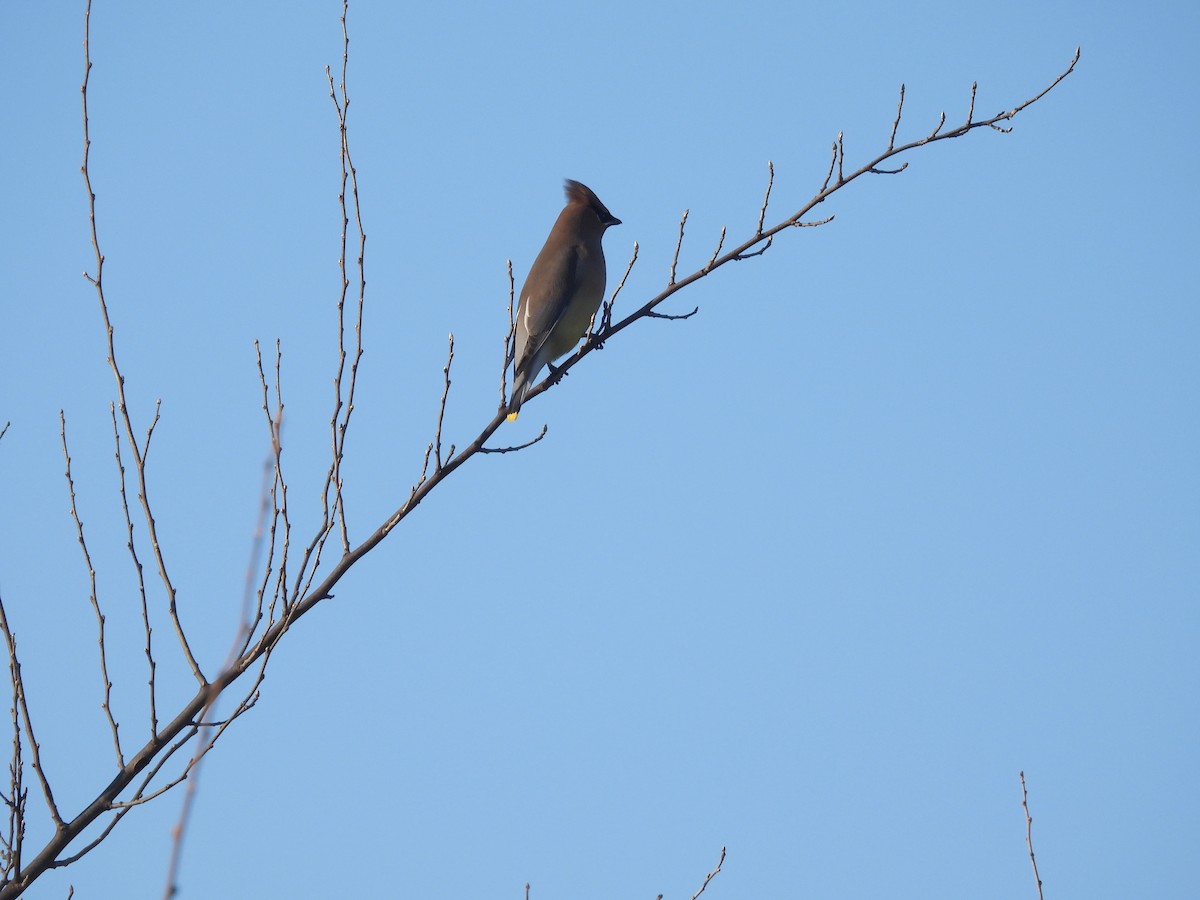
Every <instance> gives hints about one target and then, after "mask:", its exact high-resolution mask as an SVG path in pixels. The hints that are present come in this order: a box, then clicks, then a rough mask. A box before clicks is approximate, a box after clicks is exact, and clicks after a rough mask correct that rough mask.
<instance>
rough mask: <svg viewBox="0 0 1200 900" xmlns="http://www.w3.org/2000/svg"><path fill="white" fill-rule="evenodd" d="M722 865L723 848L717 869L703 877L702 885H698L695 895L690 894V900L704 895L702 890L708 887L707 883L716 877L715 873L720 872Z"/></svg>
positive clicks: (723, 859)
mask: <svg viewBox="0 0 1200 900" xmlns="http://www.w3.org/2000/svg"><path fill="white" fill-rule="evenodd" d="M723 865H725V848H724V847H722V848H721V858H720V859H718V860H717V867H716V868H715V869H713V870H712V871H711V872H709V873H708V875H706V876H705V878H704V884H702V885H700V890H698V891H696V893H694V894H692V900H696V898H697V897H699V896H700V895H701V894H703V893H704V889H705V888H706V887H708V883H709V882H710V881H712V880H713V879H714V878H716V877H717V873H718V872H720V871H721V866H723Z"/></svg>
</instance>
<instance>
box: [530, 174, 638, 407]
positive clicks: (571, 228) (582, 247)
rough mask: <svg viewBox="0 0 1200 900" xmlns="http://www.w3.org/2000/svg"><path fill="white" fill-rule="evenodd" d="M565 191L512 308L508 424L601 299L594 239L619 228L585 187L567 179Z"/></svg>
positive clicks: (600, 253) (600, 256)
mask: <svg viewBox="0 0 1200 900" xmlns="http://www.w3.org/2000/svg"><path fill="white" fill-rule="evenodd" d="M565 187H566V192H567V205H566V206H565V207H564V208H563V211H562V212H561V213H559V214H558V221H557V222H555V223H554V227H553V228H551V229H550V237H548V238H546V245H545V246H544V247H542V252H541V253H539V254H538V255H537V259H535V260H534V261H533V267H532V268H530V270H529V277H528V278H526V279H525V286H524V287H523V288H521V300H520V302H519V303H518V304H517V334H516V338H517V346H516V356H515V359H516V367H515V369H514V370H513V390H512V399H511V400H509V401H508V421H510V422H511V421H512V420H513V419H515V418H516V417H517V413H519V412H520V411H521V403H522V402H524V400H525V394H526V392H527V391H528V390H529V388H530V387H532V386H533V382H534V381H535V380H536V379H537V377H538V373H539V372H541V371H542V367H543V366H548V365H550V363H552V362H553V361H554V360H556V359H558V358H559V357H560V356H562V355H563V354H564V353H566V352H567V351H569V350H570V349H571V348H572V347H574V346H575V345H576V344H577V343H579V339H580V338H581V337H583V336H584V334H585V333H586V332H587V327H588V323H589V322H590V321H591V320H592V316H594V315H595V314H596V310H598V309H599V308H600V301H601V300H602V299H603V298H604V250H603V248H602V247H601V246H600V239H601V238H602V237H604V230H605V229H606V228H608V226H609V225H620V224H621V220H620V219H618V218H616V217H615V216H614V215H613V214H612V213H610V212H609V211H608V210H607V209H606V208H605V206H604V204H603V203H601V202H600V198H599V197H597V196H596V195H595V194H593V193H592V191H591V189H590V188H588V187H587V186H585V185H582V184H580V183H579V182H578V181H571V180H569V179H568V180H567V183H566V186H565ZM551 369H552V370H553V367H551Z"/></svg>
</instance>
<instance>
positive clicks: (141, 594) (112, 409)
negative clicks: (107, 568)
mask: <svg viewBox="0 0 1200 900" xmlns="http://www.w3.org/2000/svg"><path fill="white" fill-rule="evenodd" d="M108 410H109V414H110V415H111V416H112V426H113V446H114V447H115V451H114V453H115V455H116V458H117V474H118V476H119V481H118V487H119V489H120V493H121V510H122V512H123V513H124V514H125V537H126V540H125V547H126V549H127V550H129V556H130V558H131V559H132V560H133V571H134V574H135V575H136V576H137V583H138V599H139V600H140V602H141V605H142V630H143V632H144V633H145V635H146V646H145V647H144V648H143V650H144V652H145V654H146V665H147V667H148V669H149V672H150V678H149V687H150V734H151V736H153V735H155V734H158V705H157V701H156V693H157V691H156V688H155V683H154V676H155V670H156V669H157V668H158V664H157V663H155V661H154V649H153V644H152V642H151V635H152V634H153V631H154V629H153V628H151V626H150V605H149V602H148V601H147V599H146V574H145V571H144V570H143V568H142V561H141V559H139V558H138V552H137V544H136V542H135V541H134V538H133V516H131V515H130V513H129V495H128V494H127V493H126V492H125V461H124V460H123V459H122V458H121V432H120V430H119V429H118V428H117V407H116V404H115V403H109V405H108Z"/></svg>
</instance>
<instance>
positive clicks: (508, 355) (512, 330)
mask: <svg viewBox="0 0 1200 900" xmlns="http://www.w3.org/2000/svg"><path fill="white" fill-rule="evenodd" d="M513 287H514V285H513V270H512V260H511V259H510V260H509V261H508V333H507V334H506V335H504V365H502V366H501V367H500V409H504V408H505V407H507V405H508V364H509V362H510V361H511V360H512V359H513V358H514V357H515V356H516V352H517V351H516V338H517V320H516V318H515V317H514V316H513V300H514V298H515V291H514V290H513Z"/></svg>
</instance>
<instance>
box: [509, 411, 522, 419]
mask: <svg viewBox="0 0 1200 900" xmlns="http://www.w3.org/2000/svg"><path fill="white" fill-rule="evenodd" d="M519 415H520V411H517V412H510V413H509V414H508V421H510V422H515V421H517V416H519Z"/></svg>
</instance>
